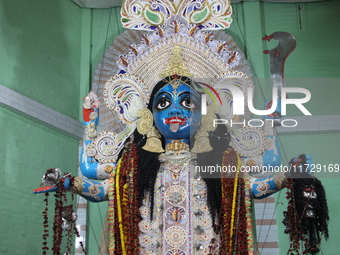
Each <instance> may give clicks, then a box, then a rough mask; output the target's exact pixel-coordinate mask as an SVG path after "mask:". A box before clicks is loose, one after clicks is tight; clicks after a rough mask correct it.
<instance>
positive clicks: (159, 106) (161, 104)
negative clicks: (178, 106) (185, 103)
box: [156, 98, 171, 110]
mask: <svg viewBox="0 0 340 255" xmlns="http://www.w3.org/2000/svg"><path fill="white" fill-rule="evenodd" d="M170 105H171V102H170V101H169V100H168V99H166V98H162V99H161V100H159V102H158V104H157V105H156V108H157V109H158V110H163V109H165V108H168V107H169V106H170Z"/></svg>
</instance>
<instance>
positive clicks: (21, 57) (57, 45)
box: [0, 0, 82, 255]
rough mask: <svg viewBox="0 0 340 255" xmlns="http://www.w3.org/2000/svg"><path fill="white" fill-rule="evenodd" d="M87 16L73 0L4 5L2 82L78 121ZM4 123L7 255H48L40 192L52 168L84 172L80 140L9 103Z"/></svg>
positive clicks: (0, 224)
mask: <svg viewBox="0 0 340 255" xmlns="http://www.w3.org/2000/svg"><path fill="white" fill-rule="evenodd" d="M81 15H82V11H81V9H80V8H79V7H78V6H76V5H75V4H73V3H72V2H71V1H69V0H59V1H54V0H35V1H19V0H11V1H7V0H1V1H0V67H1V68H0V84H2V85H4V86H6V87H8V88H10V89H12V90H14V91H16V92H18V93H21V94H23V95H25V96H27V97H29V98H31V99H33V100H35V101H38V102H39V103H42V104H44V105H46V106H48V107H50V108H53V109H54V110H57V111H59V112H61V113H63V114H65V115H68V116H70V117H72V118H74V119H78V115H79V101H80V99H79V98H80V95H79V87H80V86H79V81H80V72H79V63H80V56H81V51H80V35H81ZM0 123H1V125H0V138H1V146H0V176H1V179H2V182H1V184H0V194H1V195H0V199H1V210H0V254H3V255H14V254H16V255H23V254H27V255H31V254H42V250H41V247H42V241H43V239H42V235H43V225H42V223H43V218H42V212H43V210H44V209H45V205H44V202H43V200H44V196H43V195H33V194H32V190H33V189H34V188H37V187H39V184H40V182H41V177H42V175H43V174H44V172H45V170H46V169H48V168H51V167H59V168H61V170H62V171H63V172H72V173H73V174H76V172H77V164H78V163H77V158H78V144H79V142H78V141H76V140H74V139H71V138H69V137H67V136H65V135H61V134H60V133H57V132H55V131H53V130H51V129H49V128H47V127H45V126H43V125H41V124H38V123H36V122H34V121H32V120H29V119H27V118H25V117H23V116H20V115H18V114H16V113H13V112H11V111H9V110H7V109H5V108H3V107H1V106H0ZM53 201H54V199H52V196H51V197H50V211H53V209H52V208H53V204H54V202H53ZM50 222H51V224H52V222H53V216H52V214H50ZM50 230H51V227H50ZM49 244H52V238H50V239H49ZM49 254H51V252H50V253H49Z"/></svg>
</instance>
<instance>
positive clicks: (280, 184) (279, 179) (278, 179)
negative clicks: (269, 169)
mask: <svg viewBox="0 0 340 255" xmlns="http://www.w3.org/2000/svg"><path fill="white" fill-rule="evenodd" d="M286 181H287V177H286V174H285V173H282V172H281V173H277V174H275V175H274V183H275V186H276V188H277V189H278V190H281V189H283V188H284V187H286Z"/></svg>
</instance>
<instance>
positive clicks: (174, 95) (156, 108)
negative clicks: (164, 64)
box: [152, 83, 201, 140]
mask: <svg viewBox="0 0 340 255" xmlns="http://www.w3.org/2000/svg"><path fill="white" fill-rule="evenodd" d="M152 109H153V116H154V121H155V126H156V128H157V129H158V130H159V132H160V133H161V134H162V135H163V136H164V137H165V139H167V140H168V139H189V138H190V137H191V136H192V135H193V134H195V132H196V131H197V129H198V127H199V124H200V121H201V109H200V96H199V95H198V94H197V93H196V92H195V91H194V90H193V89H191V88H190V87H189V86H188V85H186V84H184V83H180V84H179V86H178V87H177V88H176V86H172V84H171V83H170V84H167V85H165V86H164V87H163V88H162V89H160V90H159V91H158V92H157V93H156V95H155V97H154V100H153V104H152Z"/></svg>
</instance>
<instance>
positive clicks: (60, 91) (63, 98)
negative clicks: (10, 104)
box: [0, 0, 81, 119]
mask: <svg viewBox="0 0 340 255" xmlns="http://www.w3.org/2000/svg"><path fill="white" fill-rule="evenodd" d="M80 28H81V9H80V8H79V7H78V6H76V5H75V4H73V3H72V2H71V1H69V0H60V1H53V0H36V1H20V0H11V1H6V0H1V1H0V45H1V48H0V66H1V68H0V84H2V85H4V86H6V87H9V88H10V89H12V90H15V91H16V92H18V93H21V94H23V95H24V96H27V97H29V98H31V99H33V100H35V101H38V102H39V103H42V104H44V105H46V106H48V107H50V108H52V109H54V110H57V111H59V112H61V113H63V114H65V115H68V116H70V117H72V118H75V119H77V118H78V113H79V108H78V102H79V96H80V95H79V79H80V76H79V64H80V56H81V55H80V54H81V51H80V44H79V43H80V34H81V29H80ZM75 102H76V103H75ZM75 106H76V107H75Z"/></svg>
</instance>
